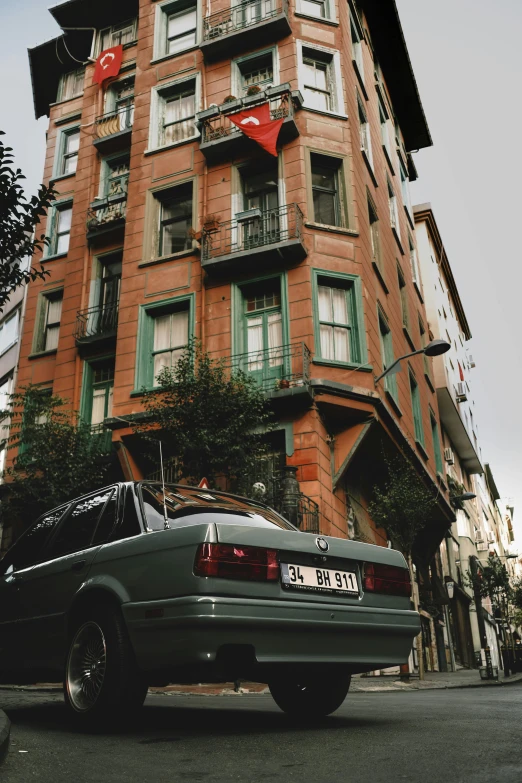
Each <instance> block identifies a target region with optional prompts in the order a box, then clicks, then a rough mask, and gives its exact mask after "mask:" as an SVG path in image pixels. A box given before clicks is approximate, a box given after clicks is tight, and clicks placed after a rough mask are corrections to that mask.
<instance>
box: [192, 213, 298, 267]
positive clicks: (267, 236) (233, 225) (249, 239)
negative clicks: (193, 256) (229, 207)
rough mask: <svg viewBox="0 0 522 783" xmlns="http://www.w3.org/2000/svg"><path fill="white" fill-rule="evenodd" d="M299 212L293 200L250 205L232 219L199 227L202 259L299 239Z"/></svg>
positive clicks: (205, 259)
mask: <svg viewBox="0 0 522 783" xmlns="http://www.w3.org/2000/svg"><path fill="white" fill-rule="evenodd" d="M302 233H303V213H302V212H301V210H300V208H299V206H298V205H297V204H286V205H285V206H282V207H276V208H275V209H267V210H265V211H261V210H260V209H251V210H248V211H247V212H243V213H242V214H241V216H238V217H236V218H235V219H234V220H227V221H225V222H223V223H219V224H218V226H217V228H212V229H205V228H204V229H203V231H202V234H201V244H202V260H203V261H207V260H209V259H212V258H217V257H219V256H226V255H230V254H232V253H245V252H247V251H249V250H254V249H256V248H263V247H267V246H269V245H277V244H281V243H283V242H287V241H288V240H292V239H294V240H295V239H297V240H301V239H302Z"/></svg>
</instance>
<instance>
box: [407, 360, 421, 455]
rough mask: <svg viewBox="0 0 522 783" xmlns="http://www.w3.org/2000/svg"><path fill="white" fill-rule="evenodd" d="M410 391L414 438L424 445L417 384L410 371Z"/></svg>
mask: <svg viewBox="0 0 522 783" xmlns="http://www.w3.org/2000/svg"><path fill="white" fill-rule="evenodd" d="M410 392H411V407H412V411H413V428H414V432H415V440H416V441H417V442H418V443H420V444H421V446H424V428H423V426H422V410H421V402H420V392H419V385H418V383H417V381H416V380H415V377H414V375H413V373H412V372H411V371H410Z"/></svg>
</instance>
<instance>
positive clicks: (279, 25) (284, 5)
mask: <svg viewBox="0 0 522 783" xmlns="http://www.w3.org/2000/svg"><path fill="white" fill-rule="evenodd" d="M290 33H291V28H290V22H289V21H288V0H248V1H247V2H242V3H239V4H238V5H235V6H234V7H233V8H227V9H225V10H224V11H216V13H214V14H210V16H207V17H205V19H204V23H203V41H202V43H201V47H200V48H201V51H202V52H203V55H204V57H205V60H206V61H207V62H211V61H215V60H219V59H224V58H225V57H230V52H234V54H235V55H236V54H240V53H241V52H242V51H246V50H247V49H254V48H257V47H259V46H262V45H263V44H265V43H273V42H274V41H277V40H279V39H280V38H284V37H285V36H287V35H290Z"/></svg>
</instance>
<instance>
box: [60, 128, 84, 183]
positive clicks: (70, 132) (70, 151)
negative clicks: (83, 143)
mask: <svg viewBox="0 0 522 783" xmlns="http://www.w3.org/2000/svg"><path fill="white" fill-rule="evenodd" d="M79 148H80V129H79V128H68V129H67V130H64V131H62V133H61V134H60V137H59V147H58V149H59V153H58V161H57V165H56V166H55V174H54V176H55V177H64V176H67V174H74V173H75V172H76V167H77V165H78V150H79Z"/></svg>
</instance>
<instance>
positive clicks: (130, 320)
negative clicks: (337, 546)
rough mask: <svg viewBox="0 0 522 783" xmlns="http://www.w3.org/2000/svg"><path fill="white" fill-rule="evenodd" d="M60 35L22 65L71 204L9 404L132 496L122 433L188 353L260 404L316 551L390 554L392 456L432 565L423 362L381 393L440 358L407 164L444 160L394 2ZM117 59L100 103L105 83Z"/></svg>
mask: <svg viewBox="0 0 522 783" xmlns="http://www.w3.org/2000/svg"><path fill="white" fill-rule="evenodd" d="M51 13H52V14H53V16H54V18H55V19H56V21H57V22H58V24H59V25H60V26H61V27H62V29H63V31H64V34H63V35H60V36H59V37H58V38H57V39H55V40H53V41H50V42H48V43H45V44H43V45H42V46H39V47H37V48H35V49H32V50H31V51H30V63H31V72H32V80H33V89H34V100H35V107H36V114H37V116H41V115H48V116H49V118H50V121H49V130H48V136H47V155H46V162H45V172H44V179H45V181H46V182H47V181H53V182H54V185H55V187H56V189H57V191H58V193H59V196H58V198H57V201H56V204H55V207H54V209H53V210H52V214H50V216H49V218H48V221H47V227H46V231H47V233H48V234H49V236H51V246H50V248H49V250H48V253H47V265H48V268H49V270H50V271H51V275H50V277H49V278H48V279H47V280H46V281H45V283H42V282H36V283H34V284H32V285H31V287H30V291H29V296H28V302H27V314H26V320H25V330H24V335H23V344H22V350H21V360H20V361H21V364H20V374H19V383H21V384H24V383H29V382H31V383H36V384H40V385H41V386H42V388H49V389H52V391H53V392H54V393H55V394H59V395H61V396H62V397H66V398H68V399H69V400H70V401H71V406H72V407H73V408H74V409H78V410H80V411H81V414H82V416H83V417H84V418H85V419H86V420H87V421H89V422H91V423H92V424H93V425H102V424H103V422H104V421H105V423H106V425H107V424H108V425H109V427H110V429H111V430H112V437H113V442H114V444H115V450H116V454H117V455H118V459H119V462H118V464H119V465H120V469H121V471H122V475H123V476H125V477H127V478H129V477H132V476H134V477H141V475H142V473H143V471H144V469H145V468H144V466H143V464H142V460H141V457H140V453H139V448H138V446H137V444H136V441H135V440H134V438H133V436H132V431H131V428H130V427H129V426H127V421H128V419H127V417H129V416H131V415H132V414H136V413H139V412H140V411H141V410H142V394H143V389H144V388H148V389H150V388H153V386H154V383H155V376H156V374H157V372H158V370H159V368H160V367H162V366H164V365H170V364H172V363H173V362H175V360H176V356H178V355H179V351H180V350H181V349H182V348H183V346H184V345H185V344H186V343H187V341H188V339H189V338H190V336H192V335H194V336H196V337H198V338H199V339H200V340H201V341H202V343H203V346H204V348H205V349H206V350H208V351H210V352H211V353H212V354H213V355H214V356H216V357H218V356H224V357H230V361H231V363H233V364H237V365H239V366H242V367H243V368H244V369H246V370H247V371H249V372H253V373H254V374H255V375H256V377H257V378H258V379H259V382H260V383H262V384H263V387H264V388H265V390H266V392H267V394H269V395H270V396H271V398H272V400H273V404H274V406H275V410H276V412H277V416H278V420H279V422H280V425H279V429H278V431H277V433H276V434H275V436H274V440H273V450H274V454H275V455H276V457H275V460H276V462H278V460H279V462H278V464H280V463H281V461H282V462H286V464H287V465H293V466H296V467H297V469H298V470H297V479H298V481H299V485H300V490H301V492H302V493H303V494H304V495H305V496H306V497H308V498H310V499H311V500H312V501H314V503H316V504H317V506H318V512H319V516H318V519H319V524H320V529H321V531H322V532H324V533H327V534H332V535H339V536H347V535H355V536H357V537H359V538H361V539H362V540H366V541H370V542H375V543H379V544H384V545H385V544H386V535H385V533H384V531H383V530H377V529H376V528H375V525H374V524H373V523H372V520H371V519H370V518H369V515H368V513H367V510H366V509H367V504H368V502H369V499H370V497H371V490H372V486H373V485H374V483H375V482H378V481H380V480H381V478H382V475H383V452H384V450H387V451H395V452H397V453H401V454H403V455H404V457H407V458H408V459H409V460H411V461H412V462H413V464H414V465H415V468H416V470H417V471H418V473H419V475H420V476H421V477H422V479H423V481H424V482H425V483H426V485H427V486H430V487H432V488H433V491H434V493H438V506H437V513H436V515H435V516H434V520H433V526H432V528H430V531H431V532H429V533H428V534H427V536H426V549H427V551H428V550H429V552H430V554H431V553H433V552H434V551H435V549H436V547H437V545H438V543H439V541H440V540H441V538H442V535H443V530H444V529H446V528H447V527H448V525H449V523H450V520H451V519H452V516H453V515H452V511H451V508H450V506H449V504H448V502H447V497H446V496H445V493H444V490H443V489H441V487H440V486H439V483H438V481H437V473H436V468H435V453H434V443H433V438H434V437H435V438H437V437H438V425H437V421H438V410H437V399H436V395H435V391H434V387H433V384H432V380H431V370H430V365H429V360H427V359H426V358H425V357H424V356H422V355H421V356H415V357H412V358H411V359H410V360H407V361H405V362H403V367H402V371H401V372H400V373H398V374H396V375H392V376H388V378H387V380H386V381H381V382H379V383H377V384H375V381H374V378H375V377H376V376H378V375H379V374H380V373H381V372H382V371H383V369H384V368H385V367H386V366H389V364H390V363H391V362H392V361H393V359H394V357H397V356H400V355H403V354H406V353H408V352H411V351H413V350H414V349H418V348H420V347H421V346H422V345H423V344H425V343H426V342H427V341H428V340H429V337H430V336H429V334H428V333H427V330H426V327H425V326H424V325H425V324H426V323H427V322H426V314H425V310H424V304H423V297H422V285H421V281H420V276H419V271H418V265H417V260H416V250H415V224H414V219H413V212H412V208H411V204H410V201H409V195H408V183H409V180H411V179H414V178H415V177H416V171H415V166H414V164H413V161H412V158H411V155H410V151H412V150H418V149H420V148H423V147H426V146H428V145H430V144H431V139H430V134H429V130H428V127H427V123H426V119H425V116H424V112H423V109H422V105H421V102H420V98H419V95H418V91H417V87H416V83H415V78H414V74H413V71H412V68H411V64H410V61H409V57H408V52H407V49H406V45H405V41H404V37H403V34H402V30H401V25H400V21H399V18H398V14H397V9H396V7H395V3H394V2H393V0H385V1H384V0H381V2H377V0H361V2H353V3H352V2H351V0H350V2H338V3H337V2H334V0H291V2H288V0H253V1H252V2H246V3H245V2H243V3H240V4H238V5H234V6H233V7H229V4H228V0H224V1H223V2H215V3H212V7H211V8H210V4H207V5H202V4H200V3H196V2H193V3H191V2H189V0H187V1H185V0H172V1H171V0H164V1H162V0H156V1H154V0H139V3H138V1H137V0H128V2H125V3H118V2H116V1H115V0H104V2H101V0H69V1H68V2H65V3H62V4H61V5H58V6H55V7H54V8H52V9H51ZM78 28H82V29H78ZM120 43H122V44H123V65H122V68H121V71H120V74H119V76H118V77H116V78H115V79H112V80H110V81H109V82H108V83H107V84H105V85H104V87H103V88H101V87H100V85H98V84H94V83H93V73H94V60H95V59H96V57H97V56H98V54H99V52H100V51H102V50H104V49H106V48H109V47H111V46H114V45H117V44H120ZM82 63H84V64H85V65H82ZM253 85H257V86H258V87H259V88H260V91H258V92H256V91H255V90H253V89H252V86H253ZM251 93H254V94H251ZM267 101H268V104H269V109H270V112H271V118H272V119H273V120H275V119H282V120H283V122H282V127H281V131H280V134H279V141H278V155H277V157H274V156H271V155H269V154H268V153H267V152H265V151H263V150H262V149H261V148H260V147H259V145H257V144H256V143H255V142H253V141H252V140H250V139H248V138H246V137H245V136H244V135H243V134H242V133H241V131H240V130H238V129H236V127H235V126H234V125H233V124H232V123H231V122H230V119H229V115H230V114H231V113H233V112H235V111H238V110H240V109H241V108H243V109H249V110H250V109H255V107H256V106H258V105H261V104H266V103H267ZM312 507H313V508H315V506H313V504H312ZM309 508H310V507H309ZM314 519H315V522H314V523H313V524H315V523H316V522H317V517H314Z"/></svg>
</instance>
